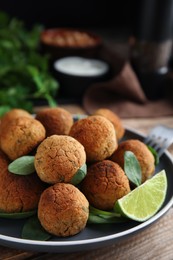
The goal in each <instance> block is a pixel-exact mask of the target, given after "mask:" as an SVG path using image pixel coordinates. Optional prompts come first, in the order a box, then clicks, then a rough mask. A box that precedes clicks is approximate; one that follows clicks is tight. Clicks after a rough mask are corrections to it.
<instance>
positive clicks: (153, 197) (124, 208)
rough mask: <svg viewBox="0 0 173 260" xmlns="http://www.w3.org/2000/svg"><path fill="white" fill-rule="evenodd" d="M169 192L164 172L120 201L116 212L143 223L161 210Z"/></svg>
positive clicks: (117, 203)
mask: <svg viewBox="0 0 173 260" xmlns="http://www.w3.org/2000/svg"><path fill="white" fill-rule="evenodd" d="M166 191H167V178H166V173H165V171H164V170H162V171H160V172H159V173H157V174H156V175H154V176H153V177H152V178H151V179H149V180H147V181H146V182H144V183H143V184H142V185H140V186H138V187H137V188H136V189H134V190H133V191H131V192H130V193H128V194H127V195H125V196H124V197H122V198H121V199H119V200H118V201H117V202H116V203H115V206H114V211H115V212H118V213H120V214H122V215H123V216H126V217H128V218H130V219H133V220H136V221H139V222H143V221H145V220H147V219H149V218H151V217H152V216H153V215H154V214H156V212H157V211H158V210H159V209H160V208H161V206H162V204H163V202H164V200H165V197H166Z"/></svg>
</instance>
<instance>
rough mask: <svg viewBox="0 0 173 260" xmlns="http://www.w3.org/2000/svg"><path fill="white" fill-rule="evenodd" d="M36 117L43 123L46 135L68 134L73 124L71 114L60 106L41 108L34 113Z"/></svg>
mask: <svg viewBox="0 0 173 260" xmlns="http://www.w3.org/2000/svg"><path fill="white" fill-rule="evenodd" d="M36 119H37V120H39V121H40V122H41V123H42V124H43V125H44V127H45V129H46V136H51V135H54V134H57V135H68V133H69V131H70V128H71V126H72V125H73V117H72V114H71V113H70V112H68V111H67V110H65V109H63V108H60V107H56V108H45V109H42V110H41V111H39V112H38V113H37V114H36Z"/></svg>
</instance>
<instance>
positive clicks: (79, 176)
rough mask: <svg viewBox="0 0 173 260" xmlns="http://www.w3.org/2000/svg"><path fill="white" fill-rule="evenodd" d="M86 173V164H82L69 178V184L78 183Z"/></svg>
mask: <svg viewBox="0 0 173 260" xmlns="http://www.w3.org/2000/svg"><path fill="white" fill-rule="evenodd" d="M86 174H87V166H86V164H84V165H82V167H81V168H80V169H79V170H78V171H77V172H76V174H75V175H74V176H73V178H72V179H71V184H73V185H78V184H79V183H80V182H81V181H82V180H83V179H84V178H85V176H86Z"/></svg>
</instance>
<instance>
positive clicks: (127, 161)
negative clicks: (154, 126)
mask: <svg viewBox="0 0 173 260" xmlns="http://www.w3.org/2000/svg"><path fill="white" fill-rule="evenodd" d="M124 171H125V173H126V175H127V177H128V179H129V180H130V181H131V182H132V183H133V184H135V185H136V186H139V185H140V184H141V182H142V172H141V166H140V164H139V161H138V160H137V158H136V156H135V155H134V153H133V152H131V151H125V153H124Z"/></svg>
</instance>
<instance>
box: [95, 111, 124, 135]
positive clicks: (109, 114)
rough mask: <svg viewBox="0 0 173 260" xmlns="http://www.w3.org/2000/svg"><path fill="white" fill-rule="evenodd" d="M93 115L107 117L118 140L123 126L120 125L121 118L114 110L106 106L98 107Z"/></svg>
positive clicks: (122, 132)
mask: <svg viewBox="0 0 173 260" xmlns="http://www.w3.org/2000/svg"><path fill="white" fill-rule="evenodd" d="M93 115H100V116H104V117H105V118H107V119H108V120H109V121H111V123H112V124H113V126H114V128H115V131H116V136H117V139H118V140H120V139H121V138H122V137H123V136H124V133H125V128H124V127H123V125H122V122H121V119H120V118H119V116H118V115H117V114H115V113H114V112H112V111H111V110H110V109H107V108H99V109H97V110H96V111H95V112H94V114H93Z"/></svg>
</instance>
